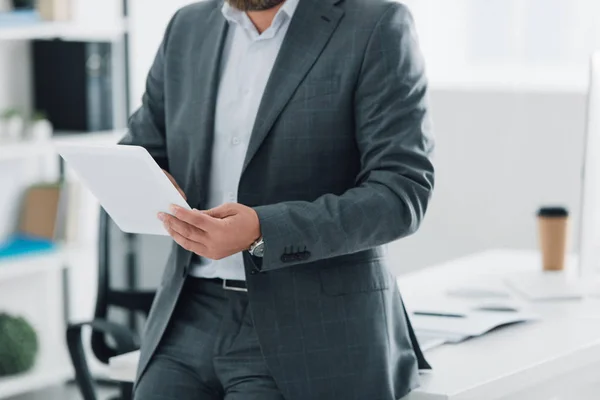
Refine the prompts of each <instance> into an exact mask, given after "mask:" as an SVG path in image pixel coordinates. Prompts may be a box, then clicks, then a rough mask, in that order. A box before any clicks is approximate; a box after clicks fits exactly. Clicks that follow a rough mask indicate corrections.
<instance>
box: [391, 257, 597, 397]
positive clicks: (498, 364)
mask: <svg viewBox="0 0 600 400" xmlns="http://www.w3.org/2000/svg"><path fill="white" fill-rule="evenodd" d="M574 262H575V260H573V259H571V260H570V264H571V265H570V268H572V267H573V264H574ZM540 265H541V264H540V259H539V256H538V255H537V253H536V252H527V251H512V250H511V251H490V252H486V253H481V254H477V255H475V256H470V257H466V258H463V259H459V260H456V261H452V262H448V263H445V264H442V265H439V266H436V267H433V268H428V269H425V270H423V271H419V272H416V273H414V274H410V275H406V276H403V277H400V278H399V279H398V284H399V286H400V290H401V292H402V294H403V297H404V299H405V302H406V304H407V307H408V308H410V306H411V304H413V303H414V302H419V301H420V299H423V298H426V297H428V296H431V297H440V296H441V295H443V294H444V293H445V292H446V291H447V290H448V289H451V288H455V287H457V286H468V285H473V284H475V285H476V284H478V283H480V282H484V283H486V284H487V283H490V282H498V283H499V284H501V283H500V282H501V281H502V279H503V278H506V277H514V276H516V275H518V274H519V273H527V272H528V271H529V272H534V271H536V270H540V268H541V267H540ZM450 301H457V302H459V301H460V300H453V299H450ZM463 301H465V300H463ZM527 306H529V307H530V309H531V310H532V311H534V312H537V313H539V314H540V315H541V317H542V319H541V320H540V321H536V322H530V323H525V324H521V325H515V326H510V327H506V328H501V329H498V330H496V331H494V332H491V333H489V334H487V335H485V336H483V337H480V338H475V339H470V340H467V341H466V342H463V343H460V344H458V345H445V346H442V347H439V348H436V349H433V350H431V351H429V352H427V354H426V356H427V359H428V360H429V362H430V363H431V364H432V366H433V368H434V370H433V371H432V372H431V373H427V374H423V375H422V382H421V388H420V389H418V390H417V391H415V392H414V393H412V394H411V395H409V396H408V397H407V400H438V399H439V400H441V399H452V400H453V399H457V400H458V399H461V400H463V399H464V400H467V399H469V400H470V399H473V400H481V399H502V398H506V397H509V396H510V395H511V394H513V393H517V392H519V391H524V390H526V389H528V388H530V387H533V386H535V385H539V384H540V383H543V382H551V381H552V380H554V379H559V378H560V377H562V376H566V375H567V374H570V373H572V372H574V371H578V370H579V371H581V370H582V369H585V368H586V367H587V366H592V365H594V364H596V365H600V299H593V298H589V299H585V300H570V301H554V302H550V301H546V302H528V303H527ZM575 375H576V376H578V377H580V378H581V379H584V378H585V376H584V374H575Z"/></svg>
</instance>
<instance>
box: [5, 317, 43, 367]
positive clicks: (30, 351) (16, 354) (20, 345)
mask: <svg viewBox="0 0 600 400" xmlns="http://www.w3.org/2000/svg"><path fill="white" fill-rule="evenodd" d="M38 347H39V344H38V337H37V333H36V332H35V330H34V329H33V327H32V326H31V325H30V324H29V323H28V322H27V321H26V320H25V319H24V318H21V317H13V316H10V315H8V314H0V377H3V376H10V375H15V374H20V373H23V372H26V371H28V370H29V369H31V368H32V367H33V365H34V364H35V358H36V356H37V353H38Z"/></svg>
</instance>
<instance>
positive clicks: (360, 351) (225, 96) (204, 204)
mask: <svg viewBox="0 0 600 400" xmlns="http://www.w3.org/2000/svg"><path fill="white" fill-rule="evenodd" d="M426 97H427V82H426V78H425V74H424V65H423V61H422V58H421V54H420V52H419V48H418V44H417V40H416V35H415V30H414V25H413V21H412V19H411V16H410V14H409V12H408V10H407V9H406V8H405V7H404V6H403V5H401V4H399V3H397V2H394V1H390V0H287V1H284V0H226V1H225V2H223V0H208V1H204V2H199V3H196V4H193V5H191V6H188V7H186V8H183V9H182V10H180V11H179V12H178V13H177V14H176V15H175V16H174V17H173V19H172V21H171V23H170V25H169V27H168V29H167V32H166V34H165V38H164V41H163V43H162V44H161V46H160V48H159V50H158V55H157V56H156V60H155V62H154V64H153V66H152V68H151V70H150V73H149V76H148V80H147V88H146V93H145V95H144V98H143V105H142V107H141V108H140V109H139V110H138V111H137V112H136V113H135V114H134V115H133V117H132V118H131V121H130V131H129V134H128V135H127V137H126V138H125V139H124V142H123V143H125V144H133V145H141V146H143V147H145V148H146V149H147V150H148V151H149V152H150V153H151V154H152V156H153V157H154V159H155V160H156V161H157V163H158V164H159V165H160V166H161V167H162V168H163V169H164V170H165V172H167V173H168V174H170V175H169V177H170V178H171V179H172V181H173V182H174V183H175V184H179V186H178V187H180V188H181V191H182V192H183V193H185V195H186V196H187V200H188V203H189V204H190V205H191V206H192V207H195V209H194V210H193V211H185V210H181V209H175V208H174V209H172V210H171V211H170V213H169V214H168V215H167V214H160V215H159V216H158V217H159V218H160V219H161V220H162V221H163V222H164V224H165V226H166V227H167V229H168V230H169V232H170V234H171V235H172V237H173V239H174V241H175V242H176V245H174V249H173V252H172V254H171V257H170V259H169V261H168V265H167V267H166V270H165V273H164V277H163V282H162V284H161V287H160V289H159V291H158V294H157V297H156V300H155V302H154V305H153V308H152V311H151V314H150V316H149V319H148V323H147V327H146V332H145V337H144V340H143V345H142V355H141V360H140V366H139V371H138V380H137V383H136V389H135V398H136V399H138V400H158V399H161V400H170V399H173V400H176V399H177V400H187V399H189V400H204V399H210V400H213V399H214V400H216V399H226V400H235V399H244V400H251V399H260V400H271V399H273V400H274V399H286V400H335V399H340V400H350V399H356V400H377V399H381V400H392V399H398V398H400V397H403V396H405V395H406V394H407V393H408V392H409V391H410V390H411V389H413V388H415V387H416V386H417V385H418V368H419V367H421V368H428V366H427V363H426V362H425V360H424V359H423V357H422V354H421V352H420V349H419V347H418V344H417V343H416V340H415V338H414V334H413V332H412V329H411V327H410V323H409V321H408V319H407V317H406V313H405V311H404V307H403V304H402V300H401V298H400V294H399V292H398V289H397V286H396V285H395V280H394V278H393V276H392V275H391V273H390V272H389V270H388V268H387V266H388V261H387V259H386V257H385V247H384V245H385V244H386V243H389V242H391V241H393V240H396V239H399V238H402V237H405V236H407V235H409V234H411V233H413V232H415V230H416V229H417V228H418V226H419V224H420V223H421V221H422V219H423V216H424V214H425V210H426V208H427V204H428V201H429V198H430V195H431V191H432V188H433V175H434V172H433V167H432V164H431V162H430V159H429V157H430V153H431V150H432V147H433V143H432V138H431V136H430V134H431V132H430V130H431V129H430V124H429V120H428V109H427V104H426ZM394 262H395V263H396V264H397V265H400V266H401V265H402V260H394Z"/></svg>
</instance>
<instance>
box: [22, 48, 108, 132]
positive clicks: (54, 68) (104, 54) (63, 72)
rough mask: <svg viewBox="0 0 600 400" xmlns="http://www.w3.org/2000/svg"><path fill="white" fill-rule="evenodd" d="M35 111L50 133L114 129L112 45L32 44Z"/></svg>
mask: <svg viewBox="0 0 600 400" xmlns="http://www.w3.org/2000/svg"><path fill="white" fill-rule="evenodd" d="M32 52H33V61H34V62H33V66H34V67H33V75H34V76H33V85H34V99H35V100H34V103H35V109H36V110H40V111H43V112H44V113H45V114H46V115H47V116H48V119H49V120H50V122H51V123H52V125H53V126H54V129H55V130H57V131H63V132H94V131H104V130H112V129H114V113H113V108H112V103H113V102H112V94H113V93H112V90H113V88H112V86H113V85H112V79H113V78H112V45H111V44H110V43H99V42H64V41H58V40H36V41H34V42H33V44H32Z"/></svg>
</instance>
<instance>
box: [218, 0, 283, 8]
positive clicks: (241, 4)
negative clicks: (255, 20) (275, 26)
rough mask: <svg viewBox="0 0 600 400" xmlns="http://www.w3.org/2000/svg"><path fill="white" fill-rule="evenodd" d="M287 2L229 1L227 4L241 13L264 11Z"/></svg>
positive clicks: (281, 0)
mask: <svg viewBox="0 0 600 400" xmlns="http://www.w3.org/2000/svg"><path fill="white" fill-rule="evenodd" d="M284 1H285V0H227V2H228V3H229V4H230V5H231V6H232V7H235V8H237V9H238V10H240V11H264V10H268V9H270V8H273V7H275V6H278V5H279V4H281V3H283V2H284Z"/></svg>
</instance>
